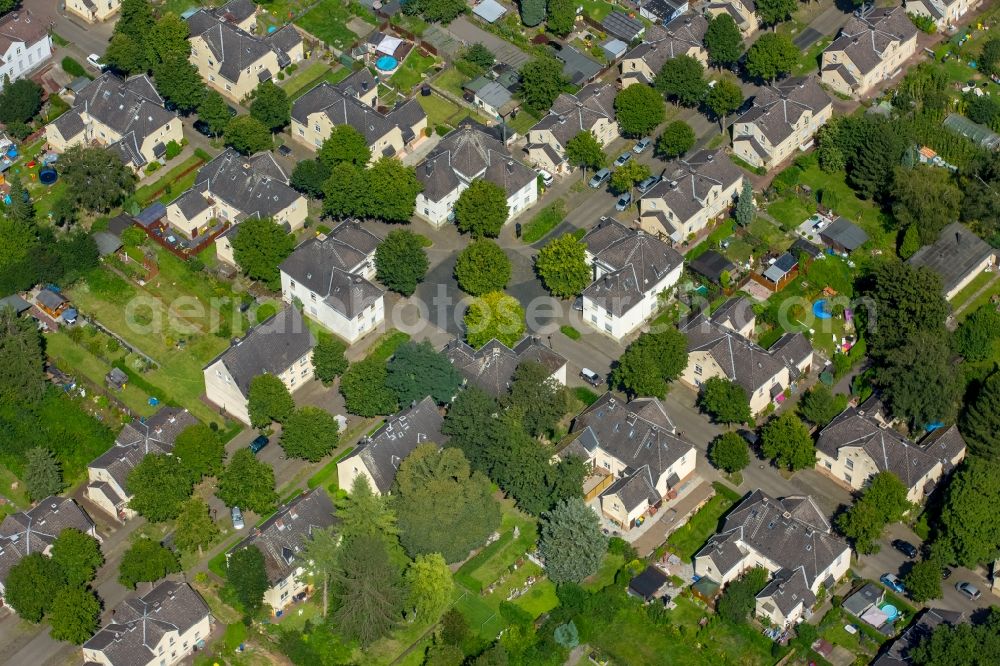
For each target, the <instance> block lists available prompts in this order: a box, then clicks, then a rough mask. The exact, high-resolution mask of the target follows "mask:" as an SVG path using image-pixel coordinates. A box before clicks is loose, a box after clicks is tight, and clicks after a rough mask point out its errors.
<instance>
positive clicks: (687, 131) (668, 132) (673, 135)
mask: <svg viewBox="0 0 1000 666" xmlns="http://www.w3.org/2000/svg"><path fill="white" fill-rule="evenodd" d="M694 141H695V135H694V130H693V129H691V126H690V125H688V124H687V123H686V122H684V121H683V120H675V121H673V122H671V123H668V124H667V126H666V127H664V128H663V134H661V135H660V138H659V139H657V140H656V152H658V153H659V154H660V155H663V156H664V157H667V158H672V157H680V156H681V155H683V154H684V153H686V152H687V151H689V150H691V148H692V147H693V146H694Z"/></svg>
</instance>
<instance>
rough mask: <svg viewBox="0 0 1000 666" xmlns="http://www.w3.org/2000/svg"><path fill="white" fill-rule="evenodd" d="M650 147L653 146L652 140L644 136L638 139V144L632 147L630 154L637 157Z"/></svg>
mask: <svg viewBox="0 0 1000 666" xmlns="http://www.w3.org/2000/svg"><path fill="white" fill-rule="evenodd" d="M651 145H653V140H652V139H650V138H649V137H648V136H644V137H643V138H641V139H639V141H638V143H636V144H635V145H634V146H632V152H633V153H635V154H636V155H638V154H639V153H641V152H642V151H644V150H646V149H647V148H649V147H650V146H651Z"/></svg>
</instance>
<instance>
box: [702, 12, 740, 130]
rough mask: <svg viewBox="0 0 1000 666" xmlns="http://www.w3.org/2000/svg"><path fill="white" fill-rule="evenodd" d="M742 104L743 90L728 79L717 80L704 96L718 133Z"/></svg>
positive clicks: (724, 127)
mask: <svg viewBox="0 0 1000 666" xmlns="http://www.w3.org/2000/svg"><path fill="white" fill-rule="evenodd" d="M723 16H726V15H725V14H723ZM742 104H743V89H742V88H740V87H739V85H737V84H736V83H734V82H732V81H730V80H729V79H718V80H717V81H716V82H715V85H714V86H712V87H711V88H709V90H708V93H707V94H706V95H705V106H707V107H708V110H709V111H711V112H712V115H714V116H715V117H716V118H718V119H719V131H720V132H725V131H726V116H728V115H729V114H730V113H732V112H733V111H735V110H736V109H738V108H740V105H742Z"/></svg>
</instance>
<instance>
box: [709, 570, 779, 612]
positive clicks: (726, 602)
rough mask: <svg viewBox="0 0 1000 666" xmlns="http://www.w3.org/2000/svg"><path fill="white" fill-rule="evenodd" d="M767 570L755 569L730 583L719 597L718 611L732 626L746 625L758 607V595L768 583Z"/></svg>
mask: <svg viewBox="0 0 1000 666" xmlns="http://www.w3.org/2000/svg"><path fill="white" fill-rule="evenodd" d="M767 577H768V574H767V569H765V568H763V567H760V566H758V567H754V568H753V569H750V570H749V571H747V572H746V573H744V574H743V575H742V576H740V577H739V578H737V579H736V580H734V581H732V582H731V583H729V585H727V586H726V589H725V590H724V591H723V593H722V596H721V597H719V601H718V603H717V608H716V610H717V611H718V613H719V617H721V618H722V619H724V620H725V621H726V622H729V623H730V624H735V625H740V624H744V623H746V622H747V621H748V620H749V619H750V616H751V615H752V614H753V612H754V608H755V607H756V599H755V597H756V595H757V593H758V592H760V591H761V589H763V587H764V585H765V584H766V583H767Z"/></svg>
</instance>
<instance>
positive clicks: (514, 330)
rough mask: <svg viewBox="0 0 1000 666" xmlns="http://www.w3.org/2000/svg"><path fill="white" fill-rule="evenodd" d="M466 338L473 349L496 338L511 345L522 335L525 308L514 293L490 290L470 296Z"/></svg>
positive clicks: (466, 316) (466, 319)
mask: <svg viewBox="0 0 1000 666" xmlns="http://www.w3.org/2000/svg"><path fill="white" fill-rule="evenodd" d="M464 321H465V340H466V342H468V343H469V344H470V345H472V346H473V347H475V348H476V349H478V348H480V347H482V346H483V345H485V344H486V343H487V342H489V341H490V340H492V339H494V338H496V339H497V340H499V341H500V342H502V343H503V344H505V345H507V346H508V347H513V346H514V345H515V344H517V343H518V342H519V341H520V340H521V338H523V337H524V331H525V328H526V326H525V323H524V308H522V307H521V304H520V303H519V302H518V300H517V299H516V298H514V297H513V296H508V295H507V294H505V293H503V292H502V291H491V292H489V293H486V294H483V295H482V296H479V297H477V298H475V299H473V300H472V302H471V303H470V304H469V309H468V310H466V312H465V319H464Z"/></svg>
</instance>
